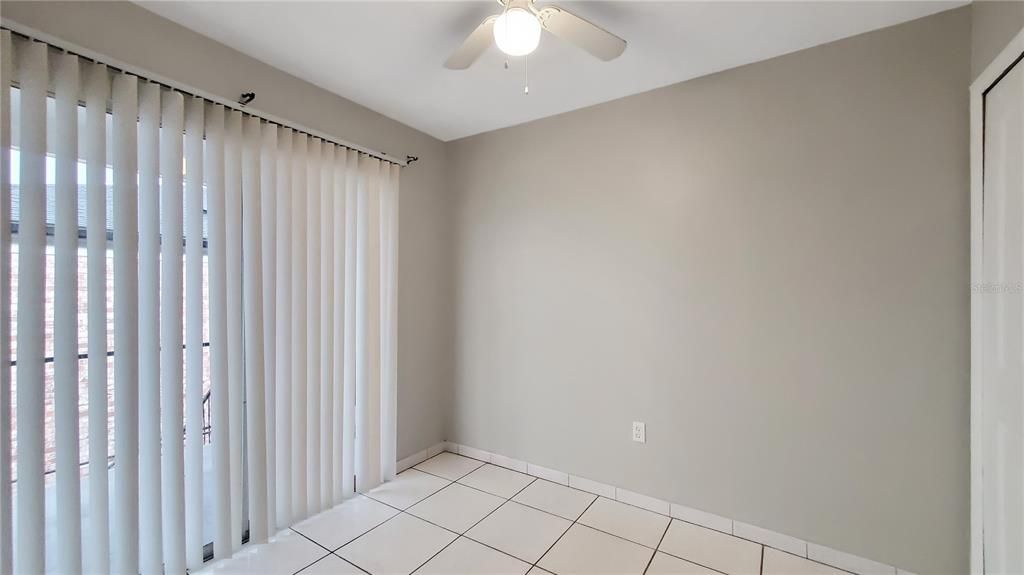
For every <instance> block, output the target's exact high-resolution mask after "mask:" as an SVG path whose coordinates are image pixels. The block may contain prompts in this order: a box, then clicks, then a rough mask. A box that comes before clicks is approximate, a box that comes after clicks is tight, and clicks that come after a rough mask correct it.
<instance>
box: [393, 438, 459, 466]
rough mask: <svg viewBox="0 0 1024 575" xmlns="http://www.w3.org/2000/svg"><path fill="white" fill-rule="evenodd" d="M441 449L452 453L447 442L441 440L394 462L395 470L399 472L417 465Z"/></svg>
mask: <svg viewBox="0 0 1024 575" xmlns="http://www.w3.org/2000/svg"><path fill="white" fill-rule="evenodd" d="M442 451H452V452H453V453H454V451H453V450H451V449H449V444H448V442H446V441H442V442H440V443H437V444H434V445H431V446H430V447H428V448H426V449H424V450H421V451H417V452H416V453H413V454H412V455H410V456H409V457H406V458H405V459H401V460H399V461H398V462H397V463H396V464H395V472H396V473H401V472H403V471H405V470H406V469H409V468H410V467H412V466H414V465H419V464H420V463H423V462H424V461H426V460H428V459H430V458H431V457H433V456H435V455H437V454H438V453H441V452H442Z"/></svg>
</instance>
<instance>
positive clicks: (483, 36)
mask: <svg viewBox="0 0 1024 575" xmlns="http://www.w3.org/2000/svg"><path fill="white" fill-rule="evenodd" d="M495 20H497V17H496V16H489V17H487V18H486V19H484V21H483V22H481V23H480V25H479V26H477V27H476V30H473V32H472V33H471V34H470V35H469V37H468V38H466V41H465V42H463V43H462V45H461V46H459V47H458V49H456V50H455V52H452V55H451V56H449V57H448V60H447V61H446V62H445V63H444V67H445V68H448V69H451V70H465V69H466V68H469V67H470V66H472V65H473V62H476V60H477V58H479V57H480V55H481V54H483V53H484V50H487V47H488V46H490V45H491V42H492V41H493V40H494V32H493V29H494V21H495Z"/></svg>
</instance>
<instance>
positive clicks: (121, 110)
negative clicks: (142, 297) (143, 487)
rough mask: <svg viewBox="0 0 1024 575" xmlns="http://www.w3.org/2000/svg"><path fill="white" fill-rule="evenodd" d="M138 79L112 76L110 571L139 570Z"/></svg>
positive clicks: (132, 571)
mask: <svg viewBox="0 0 1024 575" xmlns="http://www.w3.org/2000/svg"><path fill="white" fill-rule="evenodd" d="M138 106H139V96H138V80H137V78H136V77H135V76H131V75H128V74H118V75H116V76H115V77H114V89H113V110H114V124H113V126H114V127H113V132H112V139H111V143H112V144H113V147H112V150H113V169H114V229H115V230H116V231H117V233H116V234H114V454H115V461H114V529H115V531H114V533H116V534H117V537H115V538H114V539H113V542H114V543H115V545H114V558H113V560H114V572H116V573H137V572H138V570H139V543H138V542H139V500H138V498H137V497H136V493H137V491H138V488H139V356H138V353H139V347H138V343H139V337H138V334H139V318H138V309H139V291H138V279H139V269H138V257H139V246H138V220H137V218H138V210H137V207H138V182H137V179H136V173H137V165H138V158H137V155H136V150H137V145H136V140H137V136H138V124H137V118H138Z"/></svg>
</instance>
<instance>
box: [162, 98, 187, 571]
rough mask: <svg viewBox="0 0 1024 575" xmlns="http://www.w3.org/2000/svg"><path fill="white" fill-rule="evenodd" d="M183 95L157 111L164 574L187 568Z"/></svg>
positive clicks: (166, 102)
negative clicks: (160, 123)
mask: <svg viewBox="0 0 1024 575" xmlns="http://www.w3.org/2000/svg"><path fill="white" fill-rule="evenodd" d="M183 105H184V104H183V99H182V96H181V94H178V93H175V92H164V94H163V95H162V102H161V110H162V115H163V122H164V129H163V130H162V131H161V133H160V177H161V180H162V185H161V190H160V206H161V208H160V212H161V214H160V215H161V218H160V235H161V236H162V238H163V242H162V246H161V249H162V250H163V253H162V254H161V255H162V257H161V262H160V264H161V274H160V281H161V289H160V298H161V301H160V344H161V345H160V412H161V413H160V422H161V431H162V434H163V437H164V438H165V441H164V442H163V458H162V466H161V473H162V483H163V489H164V492H163V525H164V541H163V543H164V561H165V562H166V567H167V572H168V573H180V572H181V571H182V570H183V569H184V568H185V508H184V504H185V460H184V458H185V455H184V446H183V444H182V441H181V430H182V427H183V425H184V413H183V411H182V409H183V408H182V392H183V389H184V384H183V381H184V368H183V366H182V362H183V353H182V349H181V345H182V330H183V328H184V315H183V314H184V309H183V307H182V306H183V304H182V297H183V291H182V289H183V288H182V285H183V279H182V271H181V258H182V251H183V249H182V245H181V238H182V236H183V235H184V225H185V224H184V207H183V206H184V198H183V192H182V185H181V154H182V151H181V129H182V121H183V120H182V116H183V114H184V111H183Z"/></svg>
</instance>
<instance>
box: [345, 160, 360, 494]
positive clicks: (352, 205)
mask: <svg viewBox="0 0 1024 575" xmlns="http://www.w3.org/2000/svg"><path fill="white" fill-rule="evenodd" d="M346 155H347V160H346V163H347V165H348V170H347V173H346V176H345V326H344V329H345V359H344V362H345V377H344V395H345V405H344V413H343V414H342V419H343V420H344V421H345V428H344V435H343V436H342V443H343V444H344V446H345V448H344V451H342V458H343V465H342V467H343V469H344V475H343V476H342V490H343V491H344V492H345V494H346V495H348V494H350V493H353V492H354V491H355V489H356V486H355V479H354V478H355V474H356V449H355V433H356V426H357V425H358V422H357V421H356V408H355V405H356V387H357V385H358V382H357V381H356V357H357V355H356V352H357V346H356V336H357V332H358V321H357V320H358V318H357V313H356V309H357V305H358V297H357V296H358V293H357V292H358V290H357V287H358V282H357V281H356V279H357V278H356V270H357V269H358V262H359V257H358V251H359V250H358V243H359V242H358V239H359V230H358V228H357V226H356V221H357V220H358V218H359V189H358V186H359V177H358V169H359V156H358V154H356V153H355V152H353V151H351V150H350V151H349V152H348V153H347V154H346Z"/></svg>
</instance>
